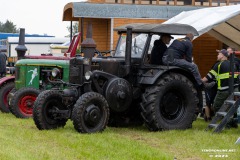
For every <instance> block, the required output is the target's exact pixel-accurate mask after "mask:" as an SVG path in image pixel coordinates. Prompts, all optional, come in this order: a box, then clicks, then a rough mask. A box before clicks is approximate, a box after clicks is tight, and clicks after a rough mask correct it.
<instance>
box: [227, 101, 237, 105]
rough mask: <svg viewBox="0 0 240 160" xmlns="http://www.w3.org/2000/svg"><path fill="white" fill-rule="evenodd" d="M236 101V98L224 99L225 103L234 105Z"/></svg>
mask: <svg viewBox="0 0 240 160" xmlns="http://www.w3.org/2000/svg"><path fill="white" fill-rule="evenodd" d="M235 102H236V101H234V100H225V101H224V103H225V104H232V105H233V104H234V103H235Z"/></svg>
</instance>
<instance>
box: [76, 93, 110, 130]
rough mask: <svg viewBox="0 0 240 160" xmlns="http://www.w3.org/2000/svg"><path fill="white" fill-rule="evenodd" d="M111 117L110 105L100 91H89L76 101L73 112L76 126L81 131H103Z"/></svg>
mask: <svg viewBox="0 0 240 160" xmlns="http://www.w3.org/2000/svg"><path fill="white" fill-rule="evenodd" d="M108 119H109V106H108V103H107V101H106V99H105V98H104V97H103V96H102V95H101V94H99V93H96V92H88V93H85V94H83V95H82V96H81V97H80V98H79V99H78V100H77V102H76V104H75V105H74V108H73V112H72V120H73V125H74V128H75V129H76V130H77V131H78V132H80V133H94V132H101V131H103V130H104V129H105V128H106V126H107V123H108Z"/></svg>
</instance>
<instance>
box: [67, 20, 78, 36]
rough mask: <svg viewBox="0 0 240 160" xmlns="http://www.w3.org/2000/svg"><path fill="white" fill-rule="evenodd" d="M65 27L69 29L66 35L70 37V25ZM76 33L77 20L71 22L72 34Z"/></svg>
mask: <svg viewBox="0 0 240 160" xmlns="http://www.w3.org/2000/svg"><path fill="white" fill-rule="evenodd" d="M67 29H68V31H69V35H68V36H67V37H70V33H71V26H68V27H67ZM76 33H78V22H73V24H72V36H73V35H75V34H76Z"/></svg>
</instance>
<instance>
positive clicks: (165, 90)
mask: <svg viewBox="0 0 240 160" xmlns="http://www.w3.org/2000/svg"><path fill="white" fill-rule="evenodd" d="M142 101H143V102H142V103H141V108H142V117H143V119H144V121H145V124H146V126H147V127H148V129H149V130H150V131H159V130H171V129H187V128H191V127H192V122H193V120H194V118H195V109H196V107H197V103H198V98H197V91H196V89H195V88H194V86H193V83H192V82H191V81H190V80H189V79H188V78H186V77H185V76H183V75H181V74H177V73H169V74H166V75H164V76H163V77H161V78H160V79H159V80H158V81H157V82H156V85H155V86H151V87H148V88H147V89H146V91H145V93H144V94H143V100H142Z"/></svg>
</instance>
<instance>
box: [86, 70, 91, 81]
mask: <svg viewBox="0 0 240 160" xmlns="http://www.w3.org/2000/svg"><path fill="white" fill-rule="evenodd" d="M91 77H92V72H91V71H87V72H86V73H85V79H86V80H87V81H88V80H90V79H91Z"/></svg>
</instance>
